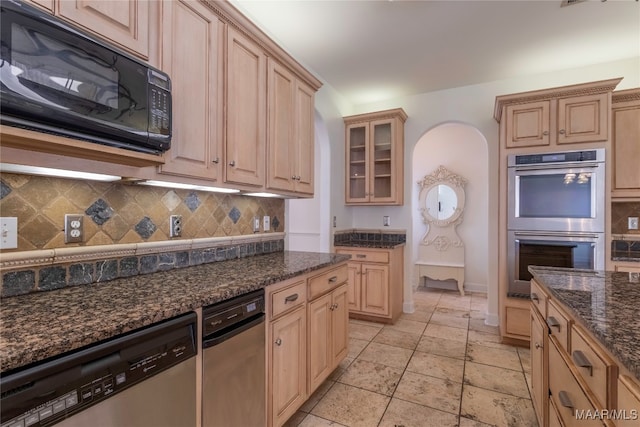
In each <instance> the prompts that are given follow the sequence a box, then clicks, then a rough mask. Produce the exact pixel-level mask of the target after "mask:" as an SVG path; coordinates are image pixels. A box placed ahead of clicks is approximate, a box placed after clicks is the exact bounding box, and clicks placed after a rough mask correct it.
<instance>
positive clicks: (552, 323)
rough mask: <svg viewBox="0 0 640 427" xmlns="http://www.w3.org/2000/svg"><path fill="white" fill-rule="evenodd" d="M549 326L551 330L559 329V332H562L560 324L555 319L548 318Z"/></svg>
mask: <svg viewBox="0 0 640 427" xmlns="http://www.w3.org/2000/svg"><path fill="white" fill-rule="evenodd" d="M547 325H549V327H550V328H558V332H560V322H558V320H557V319H556V318H555V317H553V316H549V317H547Z"/></svg>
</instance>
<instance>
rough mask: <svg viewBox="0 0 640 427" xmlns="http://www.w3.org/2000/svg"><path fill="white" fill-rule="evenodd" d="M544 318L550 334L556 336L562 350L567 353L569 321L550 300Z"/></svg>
mask: <svg viewBox="0 0 640 427" xmlns="http://www.w3.org/2000/svg"><path fill="white" fill-rule="evenodd" d="M545 319H546V321H547V325H549V330H551V335H553V336H554V337H556V339H557V340H558V342H559V343H560V345H561V346H562V348H563V349H564V351H566V352H567V353H569V328H570V326H571V322H570V321H569V319H568V318H567V316H565V315H564V313H563V312H562V311H561V309H560V308H559V307H558V306H556V305H555V304H554V303H553V301H551V300H549V301H548V304H547V317H546V318H545Z"/></svg>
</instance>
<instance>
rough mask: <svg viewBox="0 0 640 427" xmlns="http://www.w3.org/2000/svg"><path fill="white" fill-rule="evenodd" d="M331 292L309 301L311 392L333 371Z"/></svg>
mask: <svg viewBox="0 0 640 427" xmlns="http://www.w3.org/2000/svg"><path fill="white" fill-rule="evenodd" d="M332 304H333V302H332V299H331V294H327V295H324V296H322V297H320V298H318V299H316V300H314V301H313V302H311V303H309V394H311V393H313V391H314V390H315V389H316V388H317V387H318V386H319V385H320V384H321V383H322V381H324V380H325V378H327V376H328V375H329V374H330V373H331V370H332V363H333V352H332V349H331V342H332V337H331V332H332V331H331V315H332V312H333V305H332Z"/></svg>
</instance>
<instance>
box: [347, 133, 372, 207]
mask: <svg viewBox="0 0 640 427" xmlns="http://www.w3.org/2000/svg"><path fill="white" fill-rule="evenodd" d="M348 132H349V149H348V150H347V156H348V157H347V162H348V163H347V170H348V172H349V177H348V186H347V187H348V188H347V192H348V194H347V199H348V200H354V201H355V200H365V199H366V198H367V196H368V194H367V192H368V191H369V189H368V187H369V185H368V183H367V177H368V175H369V165H368V164H367V154H368V150H367V141H368V139H369V125H368V124H367V123H363V124H357V125H351V126H349V128H348Z"/></svg>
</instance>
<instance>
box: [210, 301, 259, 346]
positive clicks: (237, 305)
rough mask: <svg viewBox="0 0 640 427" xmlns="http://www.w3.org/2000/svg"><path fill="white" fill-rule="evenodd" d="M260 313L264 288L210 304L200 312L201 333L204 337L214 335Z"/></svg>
mask: <svg viewBox="0 0 640 427" xmlns="http://www.w3.org/2000/svg"><path fill="white" fill-rule="evenodd" d="M262 313H264V289H259V290H257V291H254V292H251V293H248V294H245V295H240V296H238V297H236V298H233V299H230V300H228V301H224V302H221V303H219V304H214V305H211V306H209V307H206V308H205V309H204V310H203V312H202V317H203V324H202V334H203V336H204V337H208V336H211V335H214V334H216V333H218V332H220V331H223V330H225V329H228V328H229V327H231V326H233V325H237V324H238V323H242V322H246V321H248V320H249V319H251V318H254V317H256V316H259V315H261V314H262Z"/></svg>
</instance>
